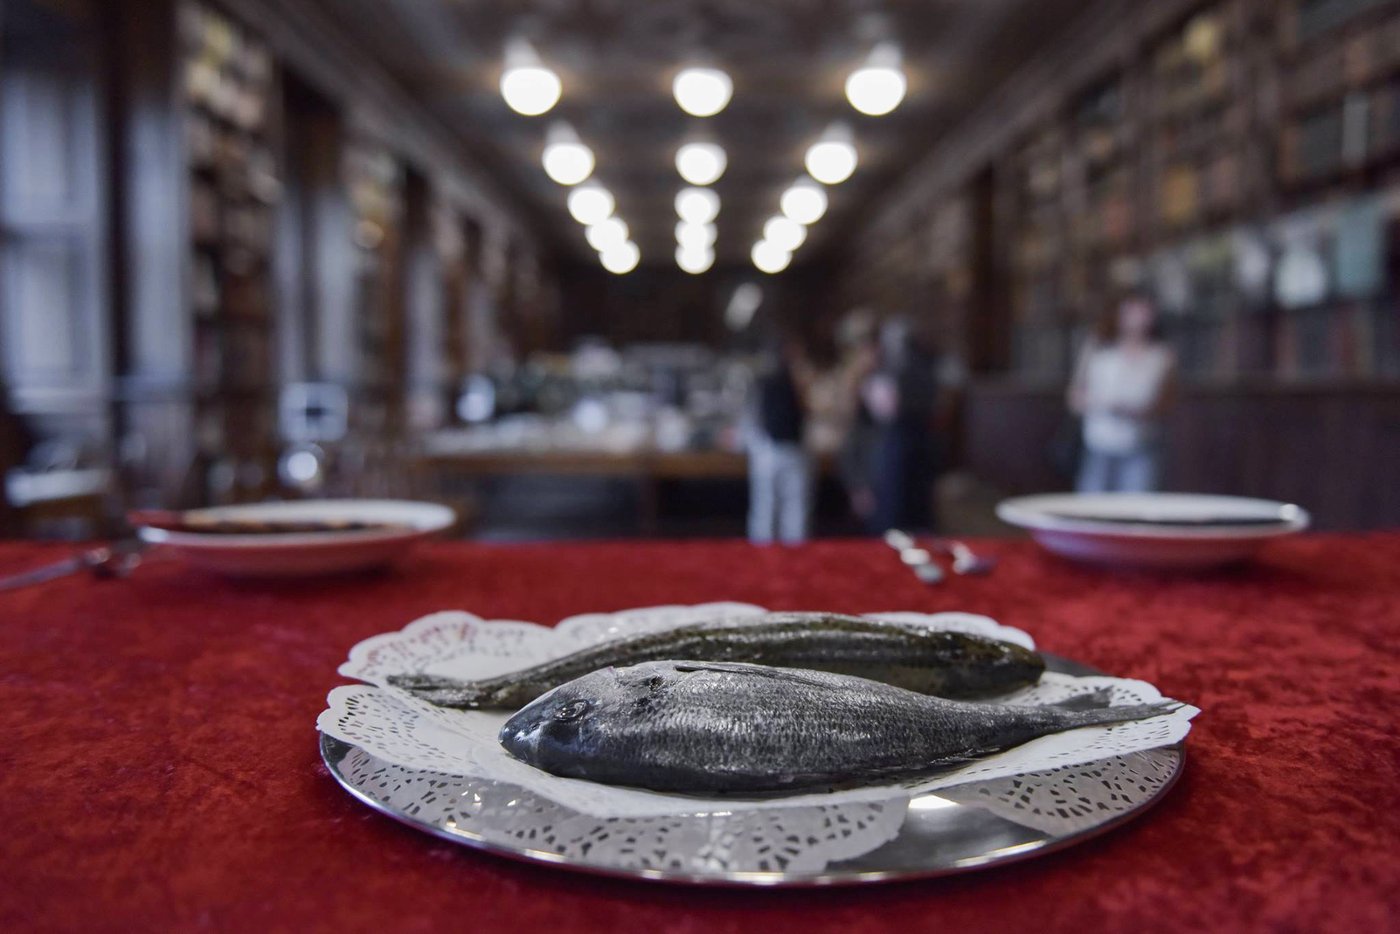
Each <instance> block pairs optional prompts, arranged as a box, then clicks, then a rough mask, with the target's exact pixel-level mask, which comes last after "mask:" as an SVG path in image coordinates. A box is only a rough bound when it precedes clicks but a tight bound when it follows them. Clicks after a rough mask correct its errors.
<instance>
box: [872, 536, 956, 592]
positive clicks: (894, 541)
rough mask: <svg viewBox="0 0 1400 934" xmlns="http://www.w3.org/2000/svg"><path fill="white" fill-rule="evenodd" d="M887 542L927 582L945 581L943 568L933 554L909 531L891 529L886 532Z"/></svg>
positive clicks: (916, 574) (915, 573) (919, 577)
mask: <svg viewBox="0 0 1400 934" xmlns="http://www.w3.org/2000/svg"><path fill="white" fill-rule="evenodd" d="M885 544H886V545H889V546H890V547H891V548H893V549H894V550H895V551H897V552H899V560H901V561H903V562H904V563H905V565H907V566H908V568H909V570H911V571H913V572H914V576H915V577H917V578H918V579H919V580H921V581H923V582H924V583H925V584H938V583H941V582H942V581H943V577H944V575H943V568H942V567H940V566H939V564H938V562H937V561H935V560H934V559H933V555H931V554H929V552H928V550H927V549H924V548H920V547H919V546H918V544H917V543H916V542H915V541H914V539H913V538H912V537H911V536H910V535H909V534H908V533H906V532H901V531H900V530H899V529H890V530H889V531H888V532H886V533H885Z"/></svg>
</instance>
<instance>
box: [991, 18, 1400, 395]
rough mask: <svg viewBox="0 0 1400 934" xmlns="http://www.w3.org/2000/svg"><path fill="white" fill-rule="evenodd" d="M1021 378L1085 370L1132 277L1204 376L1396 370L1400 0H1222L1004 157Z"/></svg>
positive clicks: (1379, 374)
mask: <svg viewBox="0 0 1400 934" xmlns="http://www.w3.org/2000/svg"><path fill="white" fill-rule="evenodd" d="M995 176H996V179H997V185H998V187H999V189H1000V190H999V192H998V194H997V203H998V219H997V222H996V225H997V226H996V229H997V231H998V233H997V240H998V242H999V243H1001V244H1003V247H1002V249H1003V250H1004V253H1005V260H1004V262H1005V266H1006V269H1007V278H1008V292H1009V296H1008V300H1009V304H1010V314H1009V317H1010V321H1011V328H1010V333H1009V335H1008V341H1009V343H1010V345H1011V346H1010V360H1011V366H1010V370H1011V372H1012V374H1013V375H1014V376H1016V377H1017V378H1019V379H1021V380H1023V381H1025V382H1029V383H1040V384H1046V385H1048V384H1052V383H1056V382H1060V381H1063V380H1064V379H1066V378H1067V377H1068V372H1069V367H1070V366H1071V365H1072V360H1073V358H1074V353H1075V348H1076V347H1077V346H1078V345H1079V344H1080V343H1081V342H1082V340H1083V339H1084V337H1085V335H1086V334H1087V333H1088V330H1089V328H1090V327H1091V325H1092V322H1093V320H1094V319H1095V318H1096V317H1097V316H1098V314H1100V313H1101V312H1102V311H1103V310H1104V309H1106V308H1108V307H1110V306H1111V303H1112V300H1113V296H1114V295H1115V294H1117V292H1118V291H1119V290H1121V289H1122V288H1123V287H1127V286H1136V287H1140V288H1145V289H1146V290H1147V291H1149V292H1151V293H1152V294H1154V296H1155V297H1156V299H1157V302H1158V305H1159V307H1160V308H1161V310H1162V312H1163V315H1164V321H1165V323H1166V325H1167V329H1168V331H1169V334H1170V336H1171V338H1172V341H1173V344H1174V346H1175V347H1176V349H1177V351H1178V354H1179V356H1180V360H1181V365H1182V370H1183V372H1184V374H1185V376H1186V377H1187V378H1188V379H1189V380H1192V381H1195V382H1198V383H1204V384H1220V383H1223V384H1229V383H1231V382H1234V381H1239V380H1246V379H1249V380H1253V379H1259V378H1263V379H1269V380H1274V381H1277V382H1281V383H1288V382H1296V381H1316V380H1336V379H1344V380H1357V379H1359V380H1378V379H1379V380H1394V379H1397V378H1400V346H1398V345H1397V342H1396V341H1397V338H1396V324H1395V318H1396V315H1397V310H1396V307H1395V296H1394V294H1393V292H1391V291H1388V290H1387V285H1386V284H1387V283H1390V282H1395V281H1396V280H1397V276H1400V263H1397V249H1396V247H1395V246H1394V245H1393V244H1395V241H1396V236H1397V235H1400V228H1398V227H1397V224H1396V219H1397V217H1400V2H1396V0H1290V2H1285V3H1281V4H1269V3H1259V2H1254V0H1218V2H1215V3H1208V4H1202V5H1200V6H1199V7H1197V8H1194V9H1193V10H1192V12H1191V13H1190V15H1188V16H1186V17H1185V18H1183V19H1181V20H1180V21H1178V22H1176V23H1174V24H1172V25H1171V26H1170V28H1167V29H1165V30H1163V31H1160V32H1157V33H1155V34H1152V35H1146V36H1143V37H1140V39H1139V40H1138V41H1137V43H1136V44H1135V46H1134V48H1133V50H1132V54H1130V55H1126V56H1124V57H1123V58H1122V60H1121V61H1119V62H1116V63H1115V64H1114V65H1113V67H1111V68H1108V69H1106V70H1105V71H1104V72H1103V73H1101V74H1100V75H1099V76H1098V77H1097V78H1095V79H1094V80H1092V81H1090V82H1087V83H1086V84H1084V85H1082V86H1081V87H1079V88H1077V89H1070V91H1069V93H1066V94H1065V95H1063V97H1062V98H1061V103H1060V104H1058V105H1057V106H1054V107H1051V108H1049V109H1047V112H1046V113H1045V114H1044V116H1043V117H1042V118H1041V119H1040V120H1039V122H1038V123H1036V124H1035V125H1034V126H1033V127H1032V128H1031V129H1030V130H1029V131H1028V132H1025V133H1023V134H1022V135H1021V137H1020V140H1019V142H1018V143H1016V144H1014V145H1012V146H1010V147H1008V149H1007V151H1006V152H1004V153H1003V154H1002V155H1001V156H999V157H997V159H996V161H995Z"/></svg>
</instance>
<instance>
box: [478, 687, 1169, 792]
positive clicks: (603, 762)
mask: <svg viewBox="0 0 1400 934" xmlns="http://www.w3.org/2000/svg"><path fill="white" fill-rule="evenodd" d="M1106 704H1107V691H1101V692H1096V694H1094V695H1086V696H1081V697H1076V698H1072V699H1070V700H1069V701H1066V702H1063V703H1061V704H1057V705H1050V706H1043V707H1031V706H1012V705H1006V704H994V703H969V702H964V701H952V700H945V699H942V698H937V697H929V696H927V695H924V694H918V693H915V692H913V691H906V690H904V689H903V688H897V687H892V686H890V685H888V684H882V683H879V682H875V681H869V680H866V679H864V678H853V677H851V676H849V675H838V674H831V673H829V672H820V671H807V670H799V669H792V668H770V667H766V666H762V665H746V664H734V663H724V662H705V661H695V662H691V661H661V662H647V663H645V664H641V665H633V666H631V667H628V668H609V669H604V670H602V671H597V672H594V673H592V674H589V675H585V676H584V677H582V678H579V679H578V680H576V681H571V682H569V683H568V684H565V685H563V686H561V687H558V688H556V689H555V690H553V691H551V692H549V693H548V694H546V695H544V696H543V697H541V698H539V699H538V700H536V701H535V702H534V703H532V704H530V705H529V706H528V707H526V708H525V709H524V710H521V711H519V712H518V713H516V714H515V716H513V717H511V718H510V720H508V721H507V722H506V724H505V726H504V727H502V729H501V733H500V741H501V745H503V746H505V748H506V749H507V750H508V751H509V752H510V753H511V754H512V755H514V756H515V757H516V758H518V759H521V760H523V761H525V762H527V763H529V764H530V765H533V766H535V767H536V768H540V769H543V770H544V771H546V772H551V773H553V774H555V775H562V776H566V777H569V778H583V779H588V780H590V781H595V782H603V783H606V784H610V785H631V786H636V787H641V788H650V789H653V790H656V791H667V792H678V793H685V794H706V793H727V792H738V793H766V792H775V791H793V790H800V789H809V788H819V787H830V786H834V785H850V784H871V783H879V782H885V781H893V780H897V779H901V778H908V777H913V776H915V775H919V774H925V773H928V772H931V771H935V770H937V769H940V768H943V767H946V766H951V765H954V764H957V763H960V762H965V761H967V760H969V759H975V758H978V757H980V756H985V755H988V754H990V753H993V752H997V751H999V750H1002V749H1008V748H1010V747H1012V746H1019V745H1020V744H1022V743H1025V742H1028V741H1030V740H1032V739H1035V738H1037V737H1040V736H1045V735H1047V734H1050V733H1058V732H1061V731H1064V730H1072V729H1075V728H1077V727H1081V726H1091V725H1094V724H1101V723H1120V722H1124V721H1127V720H1140V719H1144V718H1146V717H1153V716H1157V715H1159V714H1163V713H1169V712H1170V711H1172V710H1174V709H1176V708H1177V707H1178V706H1180V705H1179V704H1177V703H1176V702H1175V701H1171V702H1164V703H1159V704H1139V705H1131V706H1123V707H1109V706H1106Z"/></svg>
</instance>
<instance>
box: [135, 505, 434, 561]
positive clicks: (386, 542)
mask: <svg viewBox="0 0 1400 934" xmlns="http://www.w3.org/2000/svg"><path fill="white" fill-rule="evenodd" d="M187 515H188V516H189V517H190V518H192V519H198V520H210V521H219V520H258V521H284V522H375V523H386V524H392V525H394V526H398V528H389V529H363V530H358V531H325V532H272V533H266V534H250V535H240V534H213V533H204V532H177V531H170V530H168V529H161V528H154V527H151V526H142V527H140V528H138V529H137V535H138V536H140V538H141V540H142V541H144V542H147V543H149V544H152V545H158V546H160V547H161V548H162V549H163V550H166V551H168V552H171V553H173V554H175V555H176V556H178V557H180V558H182V559H184V560H185V561H187V562H188V563H190V564H192V565H194V566H196V567H200V568H205V569H207V570H210V571H215V572H217V573H220V574H225V575H228V576H230V577H303V576H307V575H315V574H340V573H345V572H347V571H360V570H365V569H367V568H373V567H378V566H380V565H384V564H388V563H390V562H391V561H394V560H397V559H398V558H401V557H403V556H404V555H405V554H407V552H408V550H409V548H411V547H412V546H413V545H415V544H416V543H418V542H419V541H421V540H422V539H424V538H427V537H429V536H431V535H434V534H436V533H438V532H441V531H443V530H444V529H447V528H450V527H451V526H452V524H453V523H454V522H456V521H457V514H456V513H455V512H453V511H452V510H451V509H449V508H448V507H446V506H440V505H438V504H436V503H418V502H411V501H407V500H387V499H334V500H332V499H324V500H299V501H294V502H286V503H256V504H251V505H246V506H219V507H216V508H212V509H197V510H192V511H190V512H189V513H188V514H187Z"/></svg>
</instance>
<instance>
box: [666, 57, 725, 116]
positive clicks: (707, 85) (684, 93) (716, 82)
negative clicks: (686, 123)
mask: <svg viewBox="0 0 1400 934" xmlns="http://www.w3.org/2000/svg"><path fill="white" fill-rule="evenodd" d="M671 93H672V94H674V95H675V98H676V103H677V104H678V105H680V108H681V110H684V111H685V112H686V113H688V114H690V115H691V116H692V117H713V116H714V115H715V114H717V113H719V112H720V111H721V110H723V109H724V108H725V107H726V106H728V104H729V98H730V97H732V96H733V95H734V82H733V81H731V80H729V75H727V74H725V73H724V72H723V71H721V70H720V69H718V68H684V69H682V70H681V71H680V72H679V73H678V74H677V75H676V78H675V80H674V81H672V82H671Z"/></svg>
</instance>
